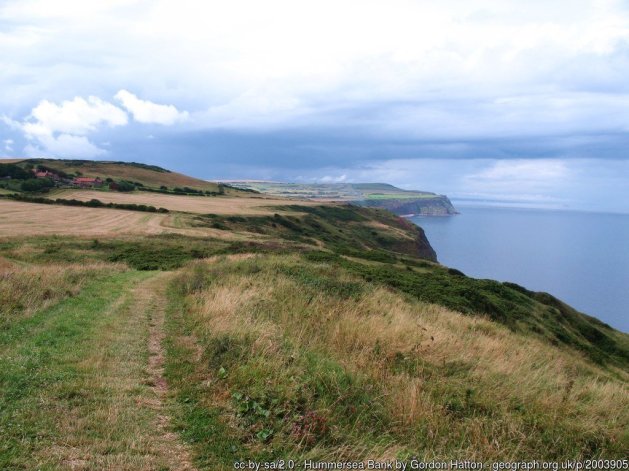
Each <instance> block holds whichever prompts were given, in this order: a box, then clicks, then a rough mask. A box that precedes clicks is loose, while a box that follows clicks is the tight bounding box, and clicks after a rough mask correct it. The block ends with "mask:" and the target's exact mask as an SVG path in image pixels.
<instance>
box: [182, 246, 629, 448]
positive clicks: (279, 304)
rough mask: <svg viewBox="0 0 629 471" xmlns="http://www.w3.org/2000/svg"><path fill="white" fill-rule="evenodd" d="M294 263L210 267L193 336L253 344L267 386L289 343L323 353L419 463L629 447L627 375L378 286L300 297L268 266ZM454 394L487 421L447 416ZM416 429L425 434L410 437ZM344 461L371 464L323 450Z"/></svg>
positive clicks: (193, 306) (198, 297)
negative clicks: (351, 295)
mask: <svg viewBox="0 0 629 471" xmlns="http://www.w3.org/2000/svg"><path fill="white" fill-rule="evenodd" d="M199 263H203V262H199ZM301 263H303V262H301V261H300V260H299V259H298V258H297V257H293V256H291V257H284V258H282V259H280V258H279V257H263V256H259V257H258V258H257V259H255V260H241V261H233V260H232V261H229V260H225V261H223V262H217V263H216V262H215V265H217V266H215V267H213V268H212V269H211V270H212V272H211V273H214V275H210V278H211V279H212V280H213V281H212V283H211V284H210V285H209V287H208V288H206V289H204V290H201V291H199V290H197V291H196V292H194V293H193V294H191V295H189V296H188V304H187V305H188V307H189V312H190V314H191V315H192V316H193V319H194V321H193V322H194V325H196V326H197V327H196V335H198V336H199V338H206V339H207V338H213V337H219V338H220V337H221V336H223V337H224V336H229V338H243V339H244V338H253V339H255V340H254V341H253V343H252V344H251V351H250V355H252V356H253V357H254V358H255V357H258V356H261V357H262V358H264V359H265V360H264V362H265V363H264V364H265V365H266V367H265V368H266V370H264V371H266V373H265V375H266V378H267V381H268V382H269V384H274V383H276V382H278V383H281V380H280V378H282V375H283V374H285V373H284V372H285V369H286V364H287V363H286V362H287V361H289V360H287V359H286V358H283V356H284V355H286V343H287V342H289V343H290V344H291V345H293V346H294V348H295V351H312V352H324V353H325V355H326V356H328V357H329V358H333V359H334V360H335V361H336V362H338V363H339V364H341V365H343V367H344V368H345V369H346V370H347V371H351V372H353V373H354V374H356V375H358V376H360V377H367V378H369V381H368V384H374V385H377V386H376V387H377V388H379V390H380V391H381V396H380V397H381V398H382V402H383V404H384V407H385V408H386V410H387V411H388V414H389V416H390V417H391V419H392V423H393V424H394V426H393V427H394V428H393V430H395V433H399V434H400V436H401V437H404V438H403V439H400V441H399V442H398V444H399V445H401V446H404V447H405V448H406V449H412V450H414V451H415V450H424V451H421V452H420V455H422V454H423V457H424V458H442V459H449V458H453V457H464V458H466V459H483V460H495V459H500V460H510V459H521V458H525V457H527V456H529V457H530V456H533V455H532V453H537V455H536V456H538V457H539V456H552V455H553V453H558V454H559V455H561V454H562V453H566V451H563V452H562V451H560V450H567V449H570V448H571V447H572V448H574V453H575V454H576V456H572V457H573V458H579V457H581V458H583V457H584V456H587V454H588V453H590V451H588V449H587V446H585V445H582V448H581V449H580V448H579V445H576V444H577V443H582V442H583V443H589V442H588V440H598V441H599V442H600V443H607V444H615V445H599V446H603V447H605V446H616V449H618V445H620V447H621V448H622V446H623V445H622V444H623V443H624V445H628V446H629V442H628V441H629V436H627V432H626V431H627V430H629V387H628V382H629V375H628V374H627V372H626V371H622V370H619V369H618V370H604V369H602V368H600V367H598V366H596V365H594V364H593V363H591V362H590V361H588V360H587V359H586V358H585V357H583V356H581V355H580V354H578V353H576V352H575V351H571V350H568V349H561V348H556V347H553V346H552V345H550V344H548V343H545V342H543V341H542V340H539V339H537V338H534V337H532V336H525V335H520V334H515V333H513V332H511V331H509V330H508V329H507V328H505V327H503V326H501V325H499V324H496V323H494V322H491V321H489V320H485V319H482V318H474V317H470V316H465V315H462V314H459V313H457V312H453V311H450V310H448V309H446V308H443V307H440V306H436V305H430V304H423V303H420V302H413V301H409V300H408V299H407V298H405V297H403V296H401V295H399V294H397V293H395V292H392V291H390V290H388V289H385V288H381V287H375V286H370V287H369V288H368V289H365V290H364V292H363V294H361V295H360V296H359V297H358V298H357V299H349V300H348V299H339V297H338V296H334V295H333V294H330V293H326V292H324V290H322V291H321V292H318V293H315V294H312V292H305V290H304V287H303V286H302V285H300V283H299V282H298V281H297V280H295V279H293V278H291V277H288V276H284V275H281V274H279V273H281V271H280V272H279V273H278V271H277V270H276V269H275V268H274V267H276V266H278V265H282V264H288V265H292V266H299V265H300V264H301ZM237 264H240V267H241V268H240V269H235V268H234V266H235V265H237ZM198 266H199V265H197V267H198ZM230 266H231V267H232V268H231V269H230ZM242 267H245V268H247V267H249V268H248V269H245V268H242ZM252 267H255V269H251V268H252ZM197 269H198V268H197ZM190 270H194V268H190ZM218 274H220V276H218ZM334 277H335V278H334V279H335V280H340V281H343V280H351V279H352V278H351V277H349V276H348V275H346V274H344V273H343V272H335V273H334ZM252 361H254V362H255V360H252ZM260 361H262V360H260ZM269 365H275V367H273V366H269ZM272 368H276V369H272ZM270 369H272V371H270ZM466 391H468V392H466ZM450 396H452V397H455V396H456V397H460V398H463V399H461V401H462V403H461V404H462V405H460V406H458V407H472V409H471V410H476V411H484V412H478V413H474V414H473V415H471V416H465V415H464V416H460V415H457V413H452V412H451V411H450V410H449V409H448V407H449V406H447V405H444V401H445V399H447V397H450ZM466 398H467V399H466ZM465 401H467V405H466V402H465ZM470 404H472V405H470ZM455 410H456V409H455ZM536 422H537V423H538V425H535V426H532V425H531V424H532V423H536ZM417 430H423V431H424V432H423V435H418V436H417V438H414V434H415V433H416V431H417ZM551 437H552V438H551ZM587 437H592V438H587ZM594 437H596V438H594ZM422 440H423V441H425V440H430V443H424V442H422ZM553 440H556V442H553ZM396 446H397V445H396ZM394 448H395V447H394ZM379 453H383V454H385V455H386V452H385V451H384V450H380V452H379ZM346 455H347V456H351V457H354V458H361V457H364V456H369V457H371V456H373V455H364V454H363V452H361V451H360V447H357V448H354V449H351V450H349V451H348V450H335V451H331V450H327V451H326V457H329V458H333V457H339V456H346Z"/></svg>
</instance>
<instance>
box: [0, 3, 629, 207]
mask: <svg viewBox="0 0 629 471" xmlns="http://www.w3.org/2000/svg"><path fill="white" fill-rule="evenodd" d="M0 87H1V89H2V90H3V93H2V94H0V144H1V145H2V148H1V149H0V153H1V154H2V155H4V156H6V157H11V156H18V157H22V156H48V157H66V158H85V159H109V160H133V161H138V162H151V163H157V164H160V165H163V166H166V167H169V168H174V169H177V170H180V171H183V172H188V173H193V174H195V175H197V176H200V177H202V178H208V179H220V178H223V179H241V178H242V179H244V178H255V179H275V180H286V181H304V182H308V181H386V182H390V183H394V184H397V185H400V186H403V187H406V188H417V189H424V190H432V191H436V192H439V193H446V194H448V195H450V196H452V197H453V198H456V199H458V200H465V201H483V202H489V203H491V204H507V205H519V206H520V205H521V206H535V207H549V208H570V209H584V210H605V211H622V212H629V2H628V1H627V0H624V1H612V0H572V1H570V2H567V1H565V0H560V1H559V0H544V1H541V0H529V1H527V2H522V1H516V0H475V1H470V0H444V1H440V2H428V1H417V0H415V1H411V0H387V1H370V0H360V1H350V0H333V1H332V0H318V1H316V2H314V1H309V2H306V1H300V0H267V1H264V2H260V1H255V0H250V1H249V0H231V1H228V2H225V1H221V2H219V1H205V2H198V1H196V2H192V1H187V0H177V1H171V0H151V1H142V0H138V1H134V0H107V1H98V0H94V1H89V2H85V1H67V0H57V1H55V2H50V1H44V0H19V1H12V0H9V1H6V0H5V1H2V0H0Z"/></svg>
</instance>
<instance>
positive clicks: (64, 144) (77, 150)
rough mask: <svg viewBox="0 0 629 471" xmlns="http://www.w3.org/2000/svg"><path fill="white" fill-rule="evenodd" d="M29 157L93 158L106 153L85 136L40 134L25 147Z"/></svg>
mask: <svg viewBox="0 0 629 471" xmlns="http://www.w3.org/2000/svg"><path fill="white" fill-rule="evenodd" d="M24 153H25V154H26V155H27V156H29V157H63V158H75V159H92V158H94V157H98V156H100V155H103V154H105V153H106V151H104V150H103V149H101V148H99V147H97V146H95V145H94V144H92V143H91V142H90V141H89V140H88V139H87V137H85V136H73V135H71V134H60V135H58V136H56V137H55V136H50V135H44V136H38V138H37V140H36V141H34V142H31V143H30V144H28V145H27V146H26V147H25V148H24Z"/></svg>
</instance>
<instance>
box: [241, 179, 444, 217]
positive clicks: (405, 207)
mask: <svg viewBox="0 0 629 471" xmlns="http://www.w3.org/2000/svg"><path fill="white" fill-rule="evenodd" d="M231 184H232V185H233V186H235V187H238V188H243V189H249V190H255V191H258V192H260V193H263V194H268V195H273V196H285V197H291V198H303V199H312V200H316V201H345V202H351V203H354V204H358V205H360V206H366V207H370V208H383V209H387V210H389V211H391V212H393V213H395V214H399V215H409V214H416V215H424V216H447V215H451V214H456V213H457V211H456V209H455V208H454V206H453V205H452V203H451V202H450V200H449V199H448V197H447V196H445V195H437V194H436V193H430V192H427V191H413V190H402V189H400V188H397V187H395V186H393V185H389V184H387V183H310V184H306V183H280V182H255V181H238V182H232V183H231Z"/></svg>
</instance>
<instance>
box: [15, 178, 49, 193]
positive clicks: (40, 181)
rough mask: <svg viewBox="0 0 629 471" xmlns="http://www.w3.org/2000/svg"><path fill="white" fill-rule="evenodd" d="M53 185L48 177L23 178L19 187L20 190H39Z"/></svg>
mask: <svg viewBox="0 0 629 471" xmlns="http://www.w3.org/2000/svg"><path fill="white" fill-rule="evenodd" d="M54 186H55V182H53V181H52V180H51V179H50V178H29V179H28V180H24V181H23V182H22V185H20V188H21V189H22V191H41V190H43V189H44V188H52V187H54Z"/></svg>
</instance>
